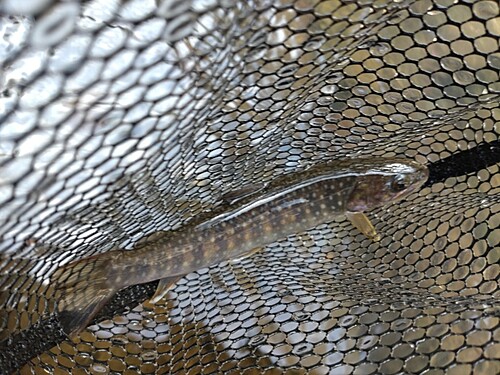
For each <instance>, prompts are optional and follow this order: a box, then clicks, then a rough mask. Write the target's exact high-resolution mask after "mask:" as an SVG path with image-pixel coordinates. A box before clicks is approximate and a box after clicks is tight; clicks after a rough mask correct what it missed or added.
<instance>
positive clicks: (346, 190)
mask: <svg viewBox="0 0 500 375" xmlns="http://www.w3.org/2000/svg"><path fill="white" fill-rule="evenodd" d="M427 176H428V172H427V168H426V167H425V166H422V165H420V164H418V163H415V162H412V161H408V160H404V159H376V158H374V159H369V160H366V159H364V160H350V161H344V162H339V161H336V162H331V163H328V164H324V165H319V166H316V167H312V168H310V169H308V170H306V171H304V172H297V173H293V174H290V175H287V176H284V177H281V178H278V179H276V180H274V181H272V182H271V183H269V184H268V185H266V186H265V187H263V188H262V189H260V190H259V192H258V193H257V194H253V195H250V196H248V197H247V198H245V199H241V200H236V201H234V202H235V203H233V204H231V205H229V206H227V205H226V206H222V207H220V208H219V209H217V210H215V211H214V212H213V213H206V214H205V215H200V217H198V219H197V220H195V221H193V222H192V223H190V224H189V225H187V226H186V227H184V228H181V229H179V230H176V231H173V232H166V233H165V234H163V235H155V239H153V240H151V241H149V242H144V243H142V244H141V245H140V246H138V247H137V248H136V249H134V250H130V251H125V250H116V251H111V252H108V253H105V254H101V255H97V256H94V257H91V258H87V259H83V260H81V261H78V262H75V263H73V264H70V265H68V266H66V267H64V268H63V269H62V270H61V274H62V275H61V276H60V278H59V279H58V281H59V283H60V284H59V287H58V288H59V289H62V290H63V293H64V294H63V297H62V298H61V301H60V303H59V306H58V309H59V311H60V315H61V317H62V318H61V324H62V325H63V327H64V328H65V329H66V331H67V332H68V333H69V334H74V333H77V332H79V331H80V330H82V329H83V328H84V327H85V325H86V324H87V323H88V321H90V319H91V318H92V317H93V316H94V315H95V314H96V313H97V312H98V311H99V309H100V308H101V307H102V306H103V305H104V304H105V303H106V301H107V300H108V299H109V298H111V297H112V296H113V295H114V293H116V292H117V291H118V290H120V289H122V288H124V287H127V286H130V285H135V284H141V283H146V282H150V281H154V280H158V279H161V280H162V281H161V282H160V285H159V288H158V291H157V294H156V295H155V297H154V299H153V300H154V301H156V300H158V298H160V297H161V296H162V293H164V292H165V291H167V290H168V288H170V287H171V286H172V285H173V284H174V283H175V281H177V280H178V279H179V278H180V277H182V276H183V275H185V274H187V273H190V272H192V271H195V270H197V269H200V268H203V267H207V266H210V265H212V264H216V263H218V262H221V261H224V260H227V259H234V258H239V257H242V256H245V255H248V254H252V253H253V252H255V249H258V248H260V247H263V246H266V245H268V244H271V243H273V242H275V241H277V240H279V239H281V238H284V237H287V236H289V235H291V234H294V233H297V232H302V231H304V230H307V229H310V228H313V227H315V226H317V225H319V224H321V223H324V222H327V221H330V220H331V219H332V218H334V217H335V216H338V215H341V214H344V213H347V212H351V213H361V212H364V211H366V210H370V209H372V208H374V207H377V206H381V205H383V204H386V203H389V202H393V201H396V200H398V199H401V198H403V197H404V196H406V195H408V194H409V193H411V192H412V191H414V190H415V189H417V188H418V187H420V186H421V185H422V184H423V183H424V182H425V181H426V179H427ZM245 194H248V192H246V193H245ZM361 222H363V221H362V220H361ZM368 223H369V222H368ZM360 226H361V225H360ZM372 229H373V228H372ZM371 235H372V234H371Z"/></svg>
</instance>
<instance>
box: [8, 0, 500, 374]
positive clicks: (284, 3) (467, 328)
mask: <svg viewBox="0 0 500 375" xmlns="http://www.w3.org/2000/svg"><path fill="white" fill-rule="evenodd" d="M0 12H1V13H0V36H1V38H0V64H1V71H0V327H1V328H0V342H1V343H0V372H1V373H10V372H13V371H16V370H19V371H20V373H21V374H51V373H57V374H86V373H91V374H99V373H124V374H136V373H175V374H198V373H205V374H208V373H224V374H259V373H264V374H281V373H287V374H304V373H309V374H327V373H333V374H394V373H425V374H428V375H431V374H433V375H435V374H465V373H474V374H494V373H498V372H500V324H499V315H500V313H499V311H500V302H499V294H500V292H499V284H498V279H499V274H500V265H499V258H500V245H499V241H500V228H499V227H500V172H499V165H500V141H499V134H500V107H499V99H500V98H499V94H500V79H499V71H500V48H499V40H500V10H499V4H498V1H496V0H491V1H490V0H483V1H446V0H402V1H373V2H372V1H362V0H358V1H347V0H345V1H340V0H324V1H320V0H295V1H293V0H278V1H265V0H260V1H257V0H255V1H236V0H220V1H216V0H192V1H173V0H166V1H160V0H158V1H154V0H129V1H118V0H93V1H81V2H78V1H58V0H57V1H54V0H34V1H25V2H21V1H16V0H2V1H0ZM372 156H382V157H388V158H391V157H395V156H397V157H406V158H409V159H414V160H417V161H419V162H421V163H423V164H426V165H427V166H428V167H429V170H430V178H429V181H428V183H427V185H426V186H425V187H424V188H423V189H421V190H420V191H419V192H416V193H414V194H412V195H411V196H410V197H408V199H406V200H404V201H402V202H398V203H396V204H394V205H391V206H386V207H384V208H381V209H377V210H375V211H374V212H372V213H370V214H369V217H370V219H371V221H372V222H373V223H374V225H375V227H376V229H377V231H378V232H379V234H380V236H381V239H380V241H379V242H372V241H371V240H370V239H367V238H366V237H365V236H363V235H362V234H361V233H359V232H358V231H357V230H356V229H355V228H354V227H353V226H352V225H351V224H350V223H349V222H348V221H347V220H346V219H345V218H336V219H334V220H332V221H331V222H329V223H325V224H323V225H320V226H318V227H317V228H315V229H313V230H309V231H307V232H302V233H296V235H293V236H290V237H288V238H283V239H282V240H280V241H278V242H276V243H273V244H271V245H269V246H267V247H265V248H264V249H263V250H262V251H260V252H259V253H256V254H254V255H253V256H252V257H250V258H247V259H244V260H241V261H238V262H225V263H222V264H218V265H215V266H212V267H210V268H208V269H207V268H205V269H202V270H199V271H198V272H195V273H192V274H189V275H187V276H186V277H184V278H183V279H181V280H180V281H179V282H178V283H177V286H176V287H175V288H174V289H173V290H172V291H171V292H170V293H169V294H168V295H167V298H166V299H164V300H162V302H160V303H159V304H157V305H151V304H150V303H148V302H145V301H147V299H148V298H149V297H151V296H152V295H153V293H154V289H155V287H156V283H150V284H145V285H139V286H133V287H130V288H128V289H125V290H123V291H121V292H119V293H118V295H117V296H116V297H115V298H114V299H113V300H112V301H111V302H110V303H108V304H107V305H106V306H105V307H104V309H103V310H102V311H101V313H100V315H99V316H98V317H97V318H96V319H95V320H94V322H93V323H94V324H93V325H92V326H90V327H89V328H88V329H87V330H85V331H84V332H82V333H81V334H80V335H79V336H78V337H77V338H76V339H74V340H73V341H70V340H69V339H67V338H66V337H65V335H64V333H63V332H62V330H61V326H60V324H59V318H58V314H57V309H56V306H57V299H58V293H57V290H56V285H57V280H54V279H53V278H52V276H53V275H54V273H55V272H56V270H57V269H59V268H60V267H61V266H64V265H67V264H68V263H70V262H72V261H75V260H79V259H82V258H85V257H89V256H91V255H95V254H100V253H104V252H107V251H110V250H112V249H115V248H125V249H132V248H133V247H134V245H136V244H137V242H138V241H140V240H143V239H144V238H147V237H148V236H149V235H152V234H155V233H156V232H158V231H167V230H171V229H176V228H180V227H182V226H183V225H184V224H185V223H188V222H189V221H190V220H192V219H193V218H195V217H196V216H197V215H199V214H200V213H202V212H206V211H210V210H213V209H214V208H215V207H217V206H218V205H220V204H221V202H222V200H223V199H222V197H223V196H224V195H225V194H227V193H229V192H231V191H234V190H238V189H240V188H242V187H245V186H250V185H253V184H256V183H262V182H267V181H271V180H272V179H273V178H274V177H276V176H281V175H284V174H287V173H293V172H294V171H298V170H303V169H305V168H307V167H308V166H311V165H315V164H316V163H320V162H324V161H326V160H335V159H353V158H362V157H366V158H370V157H372ZM106 318H107V320H106Z"/></svg>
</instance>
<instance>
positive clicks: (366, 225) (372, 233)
mask: <svg viewBox="0 0 500 375" xmlns="http://www.w3.org/2000/svg"><path fill="white" fill-rule="evenodd" d="M346 217H347V218H348V219H349V221H350V222H351V224H352V225H354V226H355V227H356V229H358V230H359V231H360V232H361V233H363V234H364V235H365V236H366V237H368V238H369V239H371V240H372V241H374V242H378V241H380V234H378V233H377V230H376V229H375V227H374V226H373V224H372V223H371V221H370V219H368V217H366V215H365V214H364V213H362V212H346Z"/></svg>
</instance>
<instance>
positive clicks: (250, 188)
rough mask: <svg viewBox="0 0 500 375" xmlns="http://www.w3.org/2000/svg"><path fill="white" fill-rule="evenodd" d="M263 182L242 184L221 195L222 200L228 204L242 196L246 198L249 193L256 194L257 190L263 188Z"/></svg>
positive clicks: (240, 198)
mask: <svg viewBox="0 0 500 375" xmlns="http://www.w3.org/2000/svg"><path fill="white" fill-rule="evenodd" d="M265 186H266V185H265V184H264V183H258V184H251V185H246V186H243V187H242V188H241V189H237V190H232V191H230V192H228V193H225V194H224V195H222V197H221V198H222V200H223V201H224V202H226V203H228V204H234V203H236V202H238V201H240V200H242V199H243V198H247V197H249V196H251V195H254V194H257V193H258V192H259V191H262V189H264V188H265Z"/></svg>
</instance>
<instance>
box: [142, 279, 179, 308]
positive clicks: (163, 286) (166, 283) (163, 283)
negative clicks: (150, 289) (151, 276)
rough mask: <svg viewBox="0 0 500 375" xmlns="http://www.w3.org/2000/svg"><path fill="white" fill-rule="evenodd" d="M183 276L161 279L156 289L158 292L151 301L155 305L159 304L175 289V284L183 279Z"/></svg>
mask: <svg viewBox="0 0 500 375" xmlns="http://www.w3.org/2000/svg"><path fill="white" fill-rule="evenodd" d="M182 276H183V275H181V276H172V277H166V278H164V279H161V280H160V282H159V283H158V287H157V288H156V292H155V294H154V296H153V297H151V299H150V300H149V301H150V302H151V303H152V304H153V305H154V304H156V303H158V302H159V301H160V300H161V299H162V298H163V297H165V296H166V295H167V293H168V292H169V291H170V290H171V289H172V288H173V287H174V285H175V283H176V282H177V281H179V280H180V279H182Z"/></svg>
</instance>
